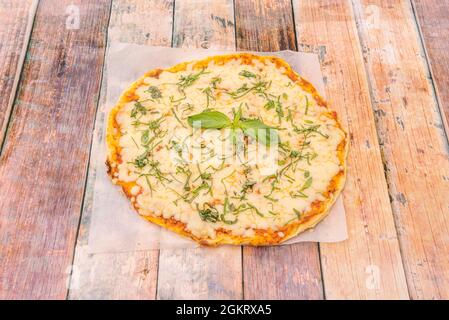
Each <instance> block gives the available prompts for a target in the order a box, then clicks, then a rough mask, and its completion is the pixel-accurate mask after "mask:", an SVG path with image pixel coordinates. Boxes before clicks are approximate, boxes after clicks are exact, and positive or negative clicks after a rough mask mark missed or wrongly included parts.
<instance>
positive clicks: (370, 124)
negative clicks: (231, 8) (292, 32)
mask: <svg viewBox="0 0 449 320" xmlns="http://www.w3.org/2000/svg"><path fill="white" fill-rule="evenodd" d="M294 9H295V18H296V19H295V21H296V31H297V36H298V45H299V48H300V50H304V51H311V52H317V53H319V54H320V57H321V66H322V72H323V75H324V78H325V82H326V96H327V98H328V100H329V104H330V106H331V107H332V108H333V109H334V110H336V111H337V113H338V115H339V118H340V119H341V121H342V122H343V124H344V127H345V128H347V131H348V132H349V139H350V141H349V156H348V172H349V174H348V178H347V182H346V186H345V190H344V192H343V200H344V204H345V209H346V218H347V223H348V231H349V239H348V240H346V241H344V242H341V243H333V244H326V243H323V244H320V249H321V250H320V253H321V264H322V272H323V281H324V288H325V296H326V298H329V299H350V298H352V299H379V298H385V299H392V298H407V297H408V294H407V286H406V281H405V277H404V271H403V267H402V262H401V256H400V251H399V245H398V239H397V235H396V230H395V226H394V221H393V215H392V210H391V206H390V201H389V198H388V189H387V183H386V180H385V174H384V171H383V166H382V158H381V153H380V149H379V141H378V138H377V133H376V127H375V123H374V114H373V108H372V103H371V101H370V92H369V84H368V80H367V77H366V73H365V68H364V65H363V60H362V54H361V48H360V43H359V40H358V36H357V29H356V25H355V20H354V16H353V12H352V8H351V4H350V2H349V1H339V0H333V1H326V0H320V1H315V0H309V1H294Z"/></svg>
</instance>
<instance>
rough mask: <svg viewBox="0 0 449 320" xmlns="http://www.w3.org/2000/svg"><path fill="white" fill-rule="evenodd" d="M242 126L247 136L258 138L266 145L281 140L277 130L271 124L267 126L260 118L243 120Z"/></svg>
mask: <svg viewBox="0 0 449 320" xmlns="http://www.w3.org/2000/svg"><path fill="white" fill-rule="evenodd" d="M240 127H241V128H242V130H243V132H244V133H245V134H246V135H247V136H250V137H251V138H253V139H256V140H258V141H259V142H261V143H263V144H264V145H267V146H269V145H272V144H276V143H278V142H279V136H278V132H277V130H276V129H274V128H272V127H270V126H267V125H266V124H265V123H263V122H262V121H260V120H259V119H245V120H241V121H240Z"/></svg>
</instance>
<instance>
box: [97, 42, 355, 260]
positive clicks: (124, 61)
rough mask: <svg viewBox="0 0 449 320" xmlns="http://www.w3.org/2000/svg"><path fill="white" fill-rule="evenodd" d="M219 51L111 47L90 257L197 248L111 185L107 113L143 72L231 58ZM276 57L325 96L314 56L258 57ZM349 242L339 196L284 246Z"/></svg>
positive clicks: (292, 54) (123, 45)
mask: <svg viewBox="0 0 449 320" xmlns="http://www.w3.org/2000/svg"><path fill="white" fill-rule="evenodd" d="M229 52H230V51H223V50H204V49H178V48H167V47H150V46H142V45H135V44H127V43H111V45H110V46H109V48H108V51H107V57H106V64H107V68H106V70H107V72H106V73H105V75H104V76H105V77H106V81H104V84H105V85H106V101H105V104H104V105H103V106H101V109H100V110H99V112H101V113H103V114H102V115H99V116H100V119H103V118H104V122H103V123H101V125H100V127H97V128H96V130H100V131H101V132H102V133H103V134H102V135H101V137H102V138H101V141H99V143H96V144H94V145H93V149H92V157H93V165H94V166H95V168H94V169H95V171H96V177H95V182H94V189H93V190H94V191H93V203H92V216H91V222H90V228H89V243H88V251H89V252H90V253H106V252H128V251H138V250H148V249H157V248H195V247H197V244H196V243H195V242H193V241H191V240H189V239H186V238H184V237H182V236H179V235H177V234H175V233H173V232H170V231H167V230H165V229H162V228H160V227H158V226H156V225H153V224H152V223H149V222H147V221H146V220H144V219H143V218H141V217H140V216H139V215H138V214H137V213H136V212H135V210H134V209H133V208H132V206H131V204H130V202H129V200H128V199H127V198H126V197H125V196H124V195H123V194H122V191H121V190H120V188H119V187H118V186H116V185H113V184H112V182H111V181H110V178H109V177H108V176H107V173H106V166H105V164H104V163H105V159H106V145H105V141H104V135H105V129H106V122H107V114H108V113H109V111H110V110H111V109H112V107H113V106H114V105H115V103H116V102H117V100H118V98H119V96H120V94H121V93H122V92H123V91H124V90H125V89H126V88H127V87H128V86H129V85H130V84H131V83H132V82H133V81H135V80H137V79H138V78H140V77H141V76H142V75H143V74H144V73H145V72H146V71H148V70H151V69H155V68H164V67H169V66H172V65H174V64H177V63H179V62H183V61H189V60H195V59H200V58H204V57H207V56H211V55H216V54H223V53H229ZM258 54H263V55H275V56H278V57H280V58H282V59H284V60H286V61H287V62H288V63H289V64H290V65H291V66H292V67H293V69H294V70H296V71H297V72H298V73H299V74H300V75H301V76H303V77H304V78H306V79H307V80H309V81H310V82H311V83H312V84H313V85H314V86H315V87H316V88H317V90H318V91H319V92H320V93H321V94H322V95H324V83H323V77H322V74H321V70H320V64H319V61H318V56H317V55H315V54H312V53H301V52H294V51H281V52H271V53H258ZM346 238H347V230H346V219H345V209H344V206H343V201H342V199H341V197H340V198H339V199H337V201H336V203H335V204H334V206H333V207H332V209H331V212H330V213H329V215H328V216H327V217H326V218H325V219H324V220H323V221H321V222H320V223H319V224H318V225H317V226H316V227H315V228H314V229H312V230H309V231H306V232H304V233H302V234H300V235H298V236H297V237H295V238H293V239H290V240H289V241H287V242H285V243H284V245H286V244H291V243H297V242H304V241H314V242H338V241H342V240H345V239H346Z"/></svg>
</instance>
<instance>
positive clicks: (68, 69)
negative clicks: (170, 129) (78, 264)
mask: <svg viewBox="0 0 449 320" xmlns="http://www.w3.org/2000/svg"><path fill="white" fill-rule="evenodd" d="M71 2H72V1H41V2H40V4H39V8H38V11H37V14H36V18H35V22H34V29H33V32H32V35H31V40H30V45H29V51H28V53H27V59H26V62H25V65H24V70H23V74H22V80H21V82H20V85H19V88H18V93H17V98H16V100H15V104H14V110H13V113H12V116H11V121H10V124H9V130H8V134H7V136H6V138H5V145H4V148H3V152H2V154H1V159H0V181H1V183H0V194H1V195H2V200H1V201H0V219H1V220H0V244H1V245H0V257H1V258H0V270H1V272H0V277H1V279H0V284H1V285H0V298H34V299H45V298H58V299H61V298H65V297H66V293H67V286H66V280H67V276H68V274H67V270H68V268H69V266H70V265H71V263H72V257H73V249H74V246H75V240H76V234H77V228H78V222H79V217H80V211H81V202H82V197H83V190H84V183H85V176H86V169H87V160H88V154H89V148H90V143H91V133H92V127H93V119H94V115H95V108H96V104H97V95H98V90H99V85H100V75H101V67H102V64H103V55H104V46H105V32H104V26H105V25H106V23H107V20H108V18H109V6H108V2H107V1H96V2H89V3H87V2H86V4H85V5H84V6H83V7H82V8H81V10H80V12H79V13H80V16H79V18H80V28H79V29H75V30H72V29H68V28H67V27H66V18H67V17H66V8H67V6H68V5H69V4H71ZM5 195H6V196H5Z"/></svg>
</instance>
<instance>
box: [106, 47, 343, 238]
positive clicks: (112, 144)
mask: <svg viewBox="0 0 449 320" xmlns="http://www.w3.org/2000/svg"><path fill="white" fill-rule="evenodd" d="M231 60H239V61H240V62H241V63H242V64H248V65H249V64H252V63H253V60H258V61H260V62H262V63H264V62H266V61H269V62H271V63H274V64H276V66H277V67H278V68H284V69H285V75H287V76H288V77H289V78H290V79H291V80H292V81H293V82H295V83H296V84H297V85H299V86H300V87H301V88H302V89H303V90H304V91H305V92H308V93H310V94H311V95H312V97H313V99H314V100H315V101H316V103H317V104H318V105H320V106H322V107H326V108H327V104H326V102H325V100H324V99H323V98H322V97H321V96H320V95H319V93H318V92H317V90H316V89H315V88H314V87H313V85H312V84H311V83H309V82H308V81H307V80H305V79H303V78H301V77H300V76H299V75H298V74H297V73H296V72H295V71H294V70H292V68H291V67H290V66H289V65H288V64H287V63H286V62H285V61H283V60H282V59H280V58H277V57H272V56H257V55H253V54H247V53H236V54H228V55H221V56H212V57H208V58H206V59H203V60H200V61H196V62H195V64H194V66H193V68H194V69H195V70H198V69H202V68H205V67H207V66H208V65H209V63H210V62H211V61H213V62H214V63H215V64H217V65H223V64H226V63H227V62H228V61H231ZM189 64H190V62H184V63H180V64H177V65H175V66H173V67H170V68H168V69H166V70H163V69H154V70H151V71H149V72H147V73H146V74H145V75H144V76H142V77H141V78H140V79H138V80H137V81H135V82H134V83H133V84H131V86H130V87H129V88H128V89H127V90H126V91H125V92H124V93H123V94H122V95H121V97H120V99H119V102H118V103H117V105H116V106H115V107H114V108H113V109H112V110H111V112H110V114H109V118H108V127H107V135H106V142H107V149H108V155H107V160H106V165H107V168H108V174H109V175H110V177H111V179H112V181H113V183H115V184H117V185H119V186H120V187H121V188H122V190H123V192H124V194H125V195H126V196H127V198H128V199H130V201H131V203H132V205H133V206H134V208H135V209H136V211H138V212H139V208H138V206H136V200H135V199H136V194H134V193H133V190H132V189H133V187H134V186H135V185H136V183H135V182H124V181H121V180H119V179H117V174H116V173H117V167H118V165H119V164H120V163H121V161H122V160H121V155H120V152H121V147H120V145H119V140H120V137H121V133H120V126H119V124H118V123H117V119H116V116H117V113H118V112H119V111H120V110H121V109H122V108H123V107H124V105H125V104H127V103H129V102H131V101H135V100H137V99H138V98H139V96H138V95H137V94H136V90H137V89H138V88H139V87H140V86H141V85H143V84H144V83H145V79H146V78H148V77H155V78H157V77H158V76H159V75H160V74H161V73H162V72H163V71H168V72H173V73H176V72H179V71H183V70H186V68H187V66H188V65H189ZM331 115H332V117H333V118H334V119H335V120H336V123H337V126H338V128H339V129H340V130H341V131H342V132H343V133H344V139H343V140H342V141H341V142H340V144H339V145H338V150H337V152H338V158H339V161H340V167H341V168H342V169H341V170H340V171H339V172H338V173H337V174H336V175H335V176H334V177H333V178H332V179H331V182H330V183H329V185H328V188H327V191H326V192H325V198H326V199H325V200H324V201H320V200H317V201H314V202H313V203H312V210H310V211H309V212H307V213H306V214H305V215H304V216H303V217H301V219H300V220H298V221H294V222H291V223H288V224H287V225H286V226H284V227H282V228H280V229H278V230H272V229H270V228H269V229H254V235H253V236H242V235H234V234H232V233H231V232H230V231H229V230H225V229H217V230H216V235H215V237H198V236H196V235H194V234H193V233H192V232H191V231H190V230H189V229H188V228H187V225H186V224H185V223H183V222H181V221H178V220H176V219H175V218H174V217H170V218H164V217H163V216H161V215H154V214H152V213H149V214H145V215H142V214H141V216H142V217H143V218H144V219H146V220H148V221H150V222H152V223H155V224H157V225H159V226H161V227H164V228H166V229H168V230H171V231H173V232H176V233H178V234H180V235H183V236H186V237H189V238H191V239H193V240H194V241H196V242H198V243H200V244H202V245H208V246H217V245H221V244H233V245H253V246H264V245H276V244H280V243H282V242H284V241H286V240H288V239H291V238H293V237H295V236H296V235H298V234H299V233H301V232H303V231H305V230H307V229H310V228H313V227H314V226H315V225H316V224H317V223H319V222H320V221H321V220H322V219H323V218H325V217H326V216H327V214H328V213H329V210H330V208H331V207H332V205H333V204H334V202H335V200H336V198H337V197H338V195H339V194H340V192H341V190H342V189H343V187H344V183H345V178H346V154H347V149H348V143H347V134H346V132H345V131H344V130H343V129H342V127H341V125H340V123H339V122H338V120H337V115H336V113H335V112H331Z"/></svg>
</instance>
